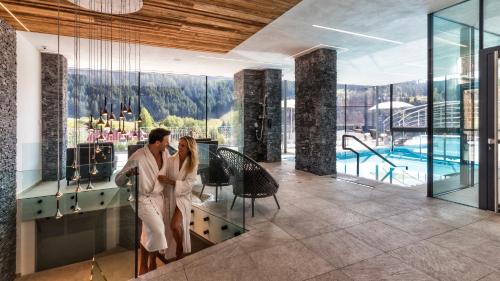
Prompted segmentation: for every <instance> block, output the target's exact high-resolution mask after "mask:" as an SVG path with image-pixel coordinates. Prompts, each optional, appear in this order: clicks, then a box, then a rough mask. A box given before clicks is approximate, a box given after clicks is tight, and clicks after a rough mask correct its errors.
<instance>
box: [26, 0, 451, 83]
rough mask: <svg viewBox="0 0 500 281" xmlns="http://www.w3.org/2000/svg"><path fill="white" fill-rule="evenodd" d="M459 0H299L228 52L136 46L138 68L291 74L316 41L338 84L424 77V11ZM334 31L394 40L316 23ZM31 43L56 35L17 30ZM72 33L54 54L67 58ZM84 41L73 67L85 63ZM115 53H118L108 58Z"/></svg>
mask: <svg viewBox="0 0 500 281" xmlns="http://www.w3.org/2000/svg"><path fill="white" fill-rule="evenodd" d="M458 2H460V0H411V1H410V0H357V1H355V0H342V1H341V0H303V1H302V2H301V3H299V4H298V5H296V6H295V7H294V8H292V9H290V10H289V11H288V12H286V13H285V14H284V15H282V16H281V17H279V18H278V19H276V20H275V21H273V22H272V23H270V24H269V25H267V26H266V27H264V28H263V29H261V30H260V31H259V32H257V33H256V34H254V35H253V36H252V37H250V38H249V39H247V40H246V41H244V42H243V43H242V44H240V45H239V46H237V47H236V48H234V49H233V50H232V51H230V52H229V53H227V54H215V53H207V52H193V51H184V50H177V49H166V48H158V47H149V46H143V47H141V49H142V57H141V68H142V71H157V72H170V73H181V74H194V75H205V74H206V75H211V76H227V77H232V75H233V74H234V73H235V72H237V71H239V70H241V69H243V68H281V69H283V72H284V77H285V79H291V80H293V76H294V59H293V56H294V55H296V54H298V53H300V52H303V51H306V50H308V49H311V48H317V47H318V46H336V47H339V49H338V50H339V54H338V81H339V83H352V84H365V85H383V84H388V83H396V82H402V81H408V80H416V79H426V73H427V69H426V65H427V14H428V13H430V12H433V11H436V10H439V9H441V8H444V7H448V6H450V5H453V4H455V3H458ZM313 25H319V26H324V27H328V28H334V29H340V30H343V31H347V32H352V33H361V34H363V35H367V36H372V37H378V38H381V39H387V40H392V41H398V42H400V43H395V42H388V41H382V40H376V39H373V38H367V37H360V36H355V35H353V34H347V33H342V32H338V31H332V30H328V29H323V28H317V27H314V26H313ZM20 34H21V35H22V36H24V37H26V38H27V39H28V40H29V41H30V42H31V43H32V44H33V45H35V46H36V47H38V48H41V47H42V46H46V48H47V50H48V51H57V37H56V36H53V35H45V34H37V33H27V32H20ZM73 41H74V40H73V39H72V38H69V37H63V38H61V44H60V45H61V53H63V54H64V55H65V56H66V57H68V61H69V63H70V65H73V64H74V59H73V56H74V50H73V45H74V44H73ZM87 46H88V40H87V39H85V40H83V39H82V41H81V62H80V67H82V68H86V67H88V63H87V62H88V61H89V59H88V56H86V54H88V48H87ZM115 59H117V58H115Z"/></svg>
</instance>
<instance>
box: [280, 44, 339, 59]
mask: <svg viewBox="0 0 500 281" xmlns="http://www.w3.org/2000/svg"><path fill="white" fill-rule="evenodd" d="M322 47H326V48H332V49H336V50H339V52H338V53H344V52H347V51H349V49H347V48H343V47H338V46H333V45H325V44H318V45H316V46H314V47H311V48H309V49H305V50H303V51H300V52H298V53H296V54H294V55H291V56H289V57H288V58H289V59H293V58H295V57H298V56H300V55H302V54H306V53H308V52H311V51H312V50H315V49H319V48H322Z"/></svg>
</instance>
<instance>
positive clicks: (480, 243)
mask: <svg viewBox="0 0 500 281" xmlns="http://www.w3.org/2000/svg"><path fill="white" fill-rule="evenodd" d="M428 241H430V242H432V243H434V244H437V245H439V246H442V247H445V248H447V249H449V250H452V251H455V252H458V253H461V254H463V255H465V256H468V257H470V258H473V259H475V260H477V261H480V262H484V263H486V264H488V265H490V266H493V267H495V268H497V269H500V255H499V254H498V253H500V242H498V241H493V240H490V239H487V238H485V237H483V236H480V235H477V234H475V233H474V232H468V231H466V230H463V229H457V230H454V231H451V232H447V233H444V234H441V235H438V236H434V237H432V238H431V239H429V240H428Z"/></svg>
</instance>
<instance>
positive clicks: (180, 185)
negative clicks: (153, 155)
mask: <svg viewBox="0 0 500 281" xmlns="http://www.w3.org/2000/svg"><path fill="white" fill-rule="evenodd" d="M188 162H189V158H186V159H185V160H184V163H183V164H182V168H181V169H180V170H179V163H180V160H179V155H178V154H177V153H176V154H174V155H173V156H171V157H169V158H168V164H167V166H168V169H167V176H168V177H169V178H170V179H173V180H175V181H176V182H175V187H172V186H170V185H167V187H165V207H166V208H165V211H166V214H165V220H166V221H165V227H166V228H167V229H166V232H167V237H168V243H169V248H168V252H167V254H166V257H167V258H171V257H175V248H176V245H175V241H174V240H173V237H172V234H171V230H170V221H171V219H172V216H173V215H174V211H175V207H176V206H177V207H178V208H179V210H180V211H181V213H182V232H183V246H184V253H190V252H191V236H190V235H189V223H190V222H191V192H192V190H193V184H194V183H195V182H196V174H197V171H198V167H195V168H194V169H193V171H191V172H189V173H188V172H187V163H188ZM174 245H175V247H174Z"/></svg>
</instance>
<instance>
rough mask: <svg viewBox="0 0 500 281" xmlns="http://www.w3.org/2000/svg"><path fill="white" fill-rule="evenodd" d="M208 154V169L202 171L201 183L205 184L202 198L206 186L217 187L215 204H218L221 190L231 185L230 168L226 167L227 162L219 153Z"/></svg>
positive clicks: (201, 193) (209, 152)
mask: <svg viewBox="0 0 500 281" xmlns="http://www.w3.org/2000/svg"><path fill="white" fill-rule="evenodd" d="M208 154H209V164H208V167H206V168H204V169H202V170H200V177H201V183H202V184H203V187H202V188H201V192H200V198H201V196H202V195H203V190H205V186H206V185H208V186H215V202H217V201H218V197H219V188H222V187H223V186H229V185H231V182H230V176H229V168H228V166H227V165H225V161H224V160H223V159H222V158H221V157H220V156H219V155H218V154H217V153H213V152H211V151H208Z"/></svg>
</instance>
